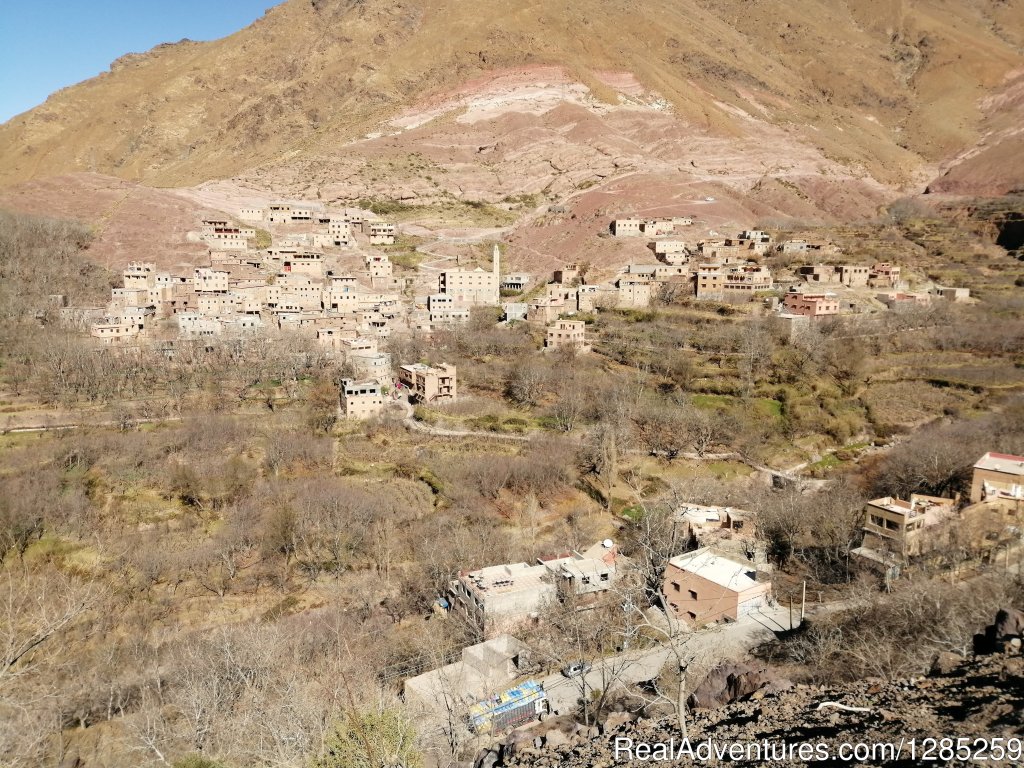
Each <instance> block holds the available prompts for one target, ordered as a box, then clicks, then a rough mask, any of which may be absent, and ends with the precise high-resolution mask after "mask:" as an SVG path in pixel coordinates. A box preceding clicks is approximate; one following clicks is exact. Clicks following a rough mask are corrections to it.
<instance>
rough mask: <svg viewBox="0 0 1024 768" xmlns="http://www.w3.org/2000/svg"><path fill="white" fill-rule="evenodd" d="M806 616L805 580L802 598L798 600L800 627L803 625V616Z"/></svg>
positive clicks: (805, 581)
mask: <svg viewBox="0 0 1024 768" xmlns="http://www.w3.org/2000/svg"><path fill="white" fill-rule="evenodd" d="M806 614H807V579H804V588H803V596H802V597H801V598H800V626H801V627H802V626H803V625H804V616H805V615H806Z"/></svg>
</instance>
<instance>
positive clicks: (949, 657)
mask: <svg viewBox="0 0 1024 768" xmlns="http://www.w3.org/2000/svg"><path fill="white" fill-rule="evenodd" d="M961 661H963V659H961V658H960V657H959V656H958V655H957V654H955V653H950V652H949V651H942V652H941V653H940V654H938V655H937V656H936V657H935V660H934V661H932V668H931V673H932V674H933V675H951V674H953V672H955V671H956V670H957V669H958V668H959V667H960V662H961Z"/></svg>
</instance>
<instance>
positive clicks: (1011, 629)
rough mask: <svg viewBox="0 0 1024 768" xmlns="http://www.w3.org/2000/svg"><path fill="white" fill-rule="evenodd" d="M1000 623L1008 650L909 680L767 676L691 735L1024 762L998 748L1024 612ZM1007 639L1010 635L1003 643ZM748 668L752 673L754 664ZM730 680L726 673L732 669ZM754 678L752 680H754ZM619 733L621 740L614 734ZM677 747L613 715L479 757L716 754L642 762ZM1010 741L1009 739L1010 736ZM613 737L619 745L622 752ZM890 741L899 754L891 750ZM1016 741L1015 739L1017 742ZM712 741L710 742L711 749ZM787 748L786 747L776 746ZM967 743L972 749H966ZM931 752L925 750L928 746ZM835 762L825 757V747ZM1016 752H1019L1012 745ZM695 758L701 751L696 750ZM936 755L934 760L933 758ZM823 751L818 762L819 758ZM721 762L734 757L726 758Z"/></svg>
mask: <svg viewBox="0 0 1024 768" xmlns="http://www.w3.org/2000/svg"><path fill="white" fill-rule="evenodd" d="M1001 616H1002V618H1003V622H1002V625H1001V628H1000V625H999V622H998V621H997V624H996V625H993V626H994V628H995V629H996V630H998V631H995V632H994V631H993V628H990V629H989V639H991V637H992V636H993V635H1002V641H1003V642H1002V643H1000V645H1001V646H1002V648H1003V650H1000V652H998V653H995V654H992V655H979V656H976V657H974V658H970V659H966V660H965V659H963V658H961V657H960V656H958V655H956V654H952V653H943V654H940V655H939V657H938V658H937V659H936V661H935V664H934V665H933V668H932V670H931V671H930V672H929V673H928V674H927V675H924V676H921V677H916V678H911V679H908V680H897V681H888V682H886V681H882V680H873V679H868V680H863V681H859V682H857V683H852V684H849V685H844V686H836V687H826V686H810V685H795V686H791V687H787V686H786V685H784V684H780V681H778V680H769V679H767V678H766V679H765V680H763V683H764V685H762V686H761V687H759V688H757V690H755V691H754V692H753V693H750V694H749V695H747V696H746V697H745V698H744V699H743V700H741V701H736V702H733V703H732V704H729V705H727V706H723V707H719V708H714V709H697V710H695V711H693V712H692V713H691V715H690V717H689V723H688V735H689V739H690V744H691V745H692V746H693V748H694V749H695V750H696V749H697V747H698V745H700V744H706V743H708V740H710V743H711V744H712V745H715V746H717V747H718V748H720V749H723V748H728V747H730V745H742V746H743V748H744V750H746V749H748V748H750V747H751V745H755V744H761V745H762V748H763V745H764V744H768V745H782V744H786V745H801V744H803V745H812V746H811V747H805V749H811V748H812V747H813V749H814V750H815V752H814V756H813V757H811V758H809V757H807V756H806V755H805V756H804V757H803V758H801V757H800V756H799V754H794V755H793V756H792V759H786V760H775V759H772V758H773V756H772V755H771V754H769V755H767V756H766V755H761V756H758V755H756V754H755V755H753V759H747V758H744V759H743V760H742V761H741V762H743V763H744V764H746V765H752V766H761V765H774V764H779V763H782V764H790V765H802V764H806V763H811V762H823V763H824V764H833V765H892V766H908V767H909V766H917V765H927V764H935V765H969V764H970V765H974V764H977V762H972V761H971V760H970V759H966V757H965V756H961V757H959V758H958V757H957V756H956V755H955V754H953V755H950V754H948V753H945V752H942V747H943V744H942V743H941V742H939V743H936V744H935V745H934V746H933V745H932V743H931V742H929V741H927V740H929V739H935V740H941V739H945V738H950V739H953V740H954V744H953V747H952V748H953V749H954V751H955V748H956V743H955V740H956V739H957V738H966V739H967V741H966V742H961V744H964V745H969V749H970V750H973V751H974V755H973V756H974V757H976V758H980V757H982V756H983V753H982V751H979V750H983V749H985V747H986V745H987V746H988V747H989V748H988V751H987V753H985V755H984V756H987V759H986V760H985V761H984V762H986V763H988V764H992V765H1013V764H1020V762H1021V758H1019V757H1018V759H1016V760H1014V759H1012V757H1013V756H1014V755H1013V754H1005V755H1002V759H1000V757H1001V756H1000V754H999V750H998V748H997V746H998V745H999V744H1000V743H999V741H998V740H999V739H1003V740H1004V741H1003V745H1005V744H1007V743H1008V742H1006V741H1005V740H1006V739H1020V737H1021V735H1022V733H1024V657H1022V656H1021V655H1020V652H1019V649H1020V633H1021V630H1022V628H1024V614H1021V613H1020V612H1015V611H1010V612H1009V613H1008V614H1005V615H1004V614H1001ZM1007 640H1009V642H1006V641H1007ZM742 674H746V675H749V670H748V671H747V672H744V673H742ZM726 677H728V676H726ZM752 679H753V677H748V682H749V680H752ZM617 740H618V741H617ZM625 740H632V745H633V750H634V751H633V752H632V754H630V753H629V752H627V751H626V749H625V746H626V744H627V742H626V741H625ZM673 740H674V741H675V745H676V747H677V748H678V745H679V744H680V741H681V738H680V731H679V729H678V726H677V725H676V722H675V720H674V719H656V718H652V719H642V718H641V719H638V720H635V721H634V720H632V719H630V718H629V716H628V715H627V714H626V713H618V714H613V715H612V716H611V717H610V718H609V720H608V721H607V722H606V723H605V724H604V726H603V727H601V728H589V729H588V728H583V727H579V726H575V727H573V726H569V727H563V728H560V729H550V727H549V726H546V725H545V724H541V725H540V726H538V728H536V729H534V730H533V731H528V732H518V733H516V734H513V735H512V736H510V737H509V738H507V739H506V741H505V743H504V744H502V745H499V747H497V748H495V749H493V750H489V751H485V752H483V753H482V754H481V755H480V756H479V757H478V759H477V761H476V765H477V767H478V768H481V767H483V766H488V767H490V766H523V767H524V768H525V767H526V766H530V767H531V768H542V767H543V766H563V768H600V767H601V766H606V767H610V766H633V765H637V766H638V765H650V764H651V763H659V762H660V764H662V765H692V764H697V763H701V764H703V763H705V762H707V763H709V764H714V763H715V760H703V759H696V760H691V759H690V758H689V757H688V756H686V755H683V756H682V757H679V758H677V759H665V760H657V759H656V758H657V754H656V753H655V754H654V756H653V757H651V758H649V759H642V752H641V750H642V748H639V749H638V748H637V745H639V744H642V743H643V744H651V745H652V747H653V746H654V745H656V744H670V743H672V741H673ZM1009 743H1010V744H1011V746H1012V745H1013V743H1012V742H1009ZM616 744H618V745H619V746H620V750H619V753H618V754H616V750H615V747H616ZM844 744H846V745H864V746H858V747H857V748H858V749H861V750H874V752H873V753H871V752H868V751H865V752H862V753H861V755H860V757H861V759H859V760H858V759H846V760H842V759H839V754H840V747H841V745H844ZM878 745H894V746H893V747H892V749H893V750H897V749H898V750H899V752H898V753H888V754H887V753H886V752H885V751H884V749H885V747H882V746H878ZM1016 745H1017V746H1018V747H1019V741H1018V742H1016ZM705 748H706V747H705ZM775 748H776V749H781V747H780V746H779V747H775ZM962 749H967V747H962ZM929 750H930V751H931V752H933V754H932V755H929V754H927V752H928V751H929ZM826 753H827V755H828V756H829V759H827V760H822V759H821V758H822V757H824V756H825V754H826ZM1014 754H1016V755H1019V749H1016V748H1014ZM698 756H699V753H698ZM929 757H931V759H929ZM815 758H817V759H815ZM718 762H720V763H721V762H728V761H725V760H720V761H718Z"/></svg>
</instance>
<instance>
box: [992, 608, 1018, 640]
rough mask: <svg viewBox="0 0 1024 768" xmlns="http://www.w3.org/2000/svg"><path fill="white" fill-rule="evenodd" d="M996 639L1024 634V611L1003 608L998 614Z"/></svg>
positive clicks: (1006, 638) (1005, 638)
mask: <svg viewBox="0 0 1024 768" xmlns="http://www.w3.org/2000/svg"><path fill="white" fill-rule="evenodd" d="M995 628H996V640H1009V639H1010V638H1012V637H1020V636H1021V635H1024V611H1019V610H1017V609H1016V608H1003V609H1002V610H1001V611H999V613H997V614H996V621H995Z"/></svg>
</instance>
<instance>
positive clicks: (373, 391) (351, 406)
mask: <svg viewBox="0 0 1024 768" xmlns="http://www.w3.org/2000/svg"><path fill="white" fill-rule="evenodd" d="M382 410H384V393H383V391H382V390H381V385H380V382H379V381H377V380H376V379H369V380H367V381H355V380H354V379H342V381H341V413H342V415H343V416H344V417H345V418H346V419H369V418H372V417H373V416H376V415H377V414H378V413H380V412H381V411H382Z"/></svg>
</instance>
